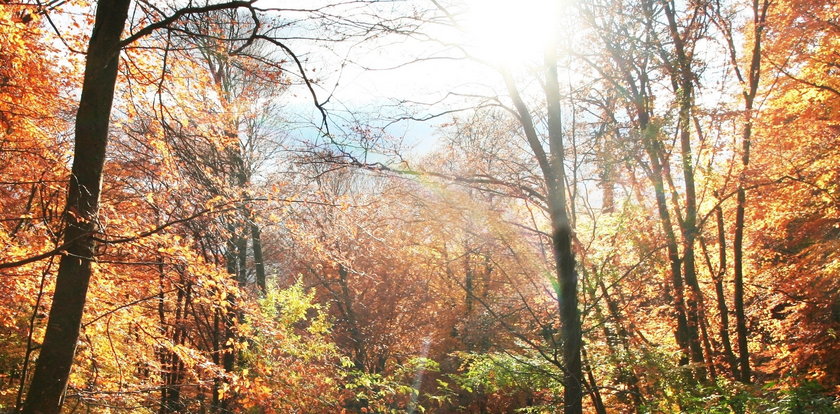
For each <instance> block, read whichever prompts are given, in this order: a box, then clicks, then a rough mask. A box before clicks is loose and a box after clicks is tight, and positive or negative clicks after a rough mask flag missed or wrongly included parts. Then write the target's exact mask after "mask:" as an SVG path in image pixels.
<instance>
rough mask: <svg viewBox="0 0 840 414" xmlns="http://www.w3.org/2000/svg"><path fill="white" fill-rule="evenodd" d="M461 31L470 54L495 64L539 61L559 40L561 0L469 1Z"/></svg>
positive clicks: (523, 63)
mask: <svg viewBox="0 0 840 414" xmlns="http://www.w3.org/2000/svg"><path fill="white" fill-rule="evenodd" d="M466 1H467V9H466V13H465V15H464V21H463V24H462V29H463V30H464V34H465V36H466V39H465V44H466V47H467V50H468V52H469V53H471V54H473V55H475V56H476V57H477V58H479V59H481V60H484V61H487V62H489V63H492V64H495V65H502V66H521V65H528V64H533V63H536V62H538V61H539V60H540V59H541V58H542V56H543V53H544V51H545V48H546V47H548V46H549V45H552V44H553V43H554V42H556V41H557V33H558V32H559V27H558V22H559V21H560V19H559V13H560V3H561V2H562V0H515V1H513V0H466Z"/></svg>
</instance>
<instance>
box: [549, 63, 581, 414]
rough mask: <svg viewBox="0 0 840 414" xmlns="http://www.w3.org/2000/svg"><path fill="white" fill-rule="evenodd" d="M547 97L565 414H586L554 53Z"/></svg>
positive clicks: (553, 231) (578, 315)
mask: <svg viewBox="0 0 840 414" xmlns="http://www.w3.org/2000/svg"><path fill="white" fill-rule="evenodd" d="M545 75H546V84H545V95H546V102H547V110H548V141H549V151H550V157H549V162H548V164H549V167H550V170H549V172H550V174H549V175H548V176H547V177H546V180H547V181H548V182H549V185H548V188H549V191H548V192H549V208H550V210H551V226H552V231H551V241H552V244H553V247H554V248H553V251H554V258H555V261H556V266H557V279H558V280H557V286H558V288H559V292H558V297H557V299H558V301H559V308H560V321H561V323H562V326H561V331H560V336H561V338H562V339H563V363H564V365H565V368H566V370H565V372H564V375H563V384H564V387H563V402H564V410H563V412H564V413H565V414H579V413H581V412H583V401H582V400H583V375H582V374H583V366H582V362H581V346H582V338H581V337H582V335H583V333H582V332H581V324H580V312H579V310H578V297H577V282H578V280H577V271H576V270H575V254H574V251H573V250H572V226H571V222H570V221H569V216H568V213H567V212H566V204H567V201H566V174H565V167H564V165H563V162H564V159H565V155H564V148H563V124H562V118H561V116H560V85H559V83H558V80H557V57H556V56H555V55H554V53H553V52H552V51H549V52H547V53H546V56H545Z"/></svg>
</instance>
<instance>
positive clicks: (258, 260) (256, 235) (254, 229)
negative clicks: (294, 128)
mask: <svg viewBox="0 0 840 414" xmlns="http://www.w3.org/2000/svg"><path fill="white" fill-rule="evenodd" d="M251 248H252V249H253V250H254V268H255V270H256V274H257V287H259V288H260V292H262V293H263V294H265V289H266V287H265V262H263V260H264V259H263V249H262V234H261V233H260V226H259V225H257V224H256V223H252V224H251Z"/></svg>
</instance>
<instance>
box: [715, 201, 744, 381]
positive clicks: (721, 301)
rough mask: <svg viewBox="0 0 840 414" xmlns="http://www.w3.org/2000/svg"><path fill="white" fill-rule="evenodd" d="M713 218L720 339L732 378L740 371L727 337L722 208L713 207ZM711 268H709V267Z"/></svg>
mask: <svg viewBox="0 0 840 414" xmlns="http://www.w3.org/2000/svg"><path fill="white" fill-rule="evenodd" d="M715 219H716V220H717V227H718V244H719V249H720V250H719V252H718V255H719V256H720V267H718V273H717V276H716V277H715V278H714V279H715V295H717V303H718V312H719V313H720V340H721V342H722V343H723V353H724V357H725V358H726V363H727V364H728V365H729V370H730V372H731V373H732V378H735V379H740V378H741V373H740V371H739V370H738V363H737V360H736V359H735V353H734V352H732V340H731V339H730V338H729V307H728V306H727V305H726V293H725V292H724V290H723V279H724V277H725V276H726V232H725V230H724V227H723V208H722V207H721V206H717V208H715ZM710 270H711V269H710Z"/></svg>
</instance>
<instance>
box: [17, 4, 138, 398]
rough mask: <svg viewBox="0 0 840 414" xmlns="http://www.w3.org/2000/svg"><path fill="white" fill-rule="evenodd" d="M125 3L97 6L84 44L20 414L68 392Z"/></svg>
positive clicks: (91, 251) (91, 247) (88, 269)
mask: <svg viewBox="0 0 840 414" xmlns="http://www.w3.org/2000/svg"><path fill="white" fill-rule="evenodd" d="M129 4H130V0H111V1H100V2H99V3H98V6H97V10H96V21H95V23H94V26H93V33H92V35H91V38H90V43H89V44H88V52H87V61H86V62H85V75H84V83H83V85H82V96H81V100H80V101H79V111H78V113H77V115H76V143H75V147H74V150H73V151H74V152H73V167H72V170H71V176H70V183H69V189H68V191H67V208H66V211H65V213H64V221H65V225H64V246H65V252H64V254H63V255H62V256H61V262H60V264H59V268H58V276H57V277H56V286H55V295H54V296H53V304H52V307H51V308H50V315H49V322H48V323H47V330H46V334H45V336H44V343H43V345H42V347H41V352H40V354H39V357H38V362H37V364H36V365H35V373H34V375H33V377H32V383H31V384H30V386H29V392H28V394H27V396H26V401H25V402H24V405H23V412H24V413H43V414H47V413H58V412H59V410H60V409H61V404H62V402H63V401H62V400H63V398H62V396H63V394H64V390H65V388H66V387H67V379H68V376H69V375H70V367H71V365H72V364H73V355H74V354H75V351H76V341H78V339H79V330H80V328H81V320H82V313H83V311H84V306H85V298H86V296H87V290H88V283H89V282H90V276H91V261H92V259H93V255H94V250H95V247H96V243H95V241H94V239H93V232H94V231H96V226H97V223H98V219H99V217H98V215H99V193H100V187H101V182H102V168H103V166H104V164H105V151H106V148H107V145H108V122H109V119H110V116H111V106H112V103H113V100H114V87H115V84H116V80H117V67H118V65H119V53H120V48H119V43H120V35H121V34H122V31H123V27H124V26H125V21H126V19H127V16H128V6H129Z"/></svg>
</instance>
